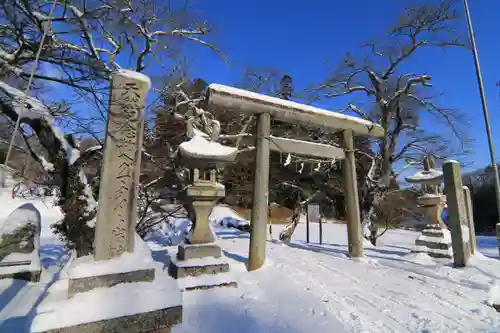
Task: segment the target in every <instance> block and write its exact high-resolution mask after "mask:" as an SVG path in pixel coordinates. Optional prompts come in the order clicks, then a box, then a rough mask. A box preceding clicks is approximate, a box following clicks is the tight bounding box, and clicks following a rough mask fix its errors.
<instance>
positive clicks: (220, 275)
mask: <svg viewBox="0 0 500 333" xmlns="http://www.w3.org/2000/svg"><path fill="white" fill-rule="evenodd" d="M168 273H169V275H170V276H172V277H173V278H174V279H178V280H179V287H180V288H181V290H182V291H190V290H203V289H211V288H217V287H237V283H236V281H234V279H233V277H232V276H231V275H230V274H229V263H228V262H226V261H225V260H224V259H222V251H221V249H220V247H219V246H218V245H217V244H215V243H206V244H181V245H179V247H178V252H177V255H176V256H175V257H171V262H170V265H169V267H168Z"/></svg>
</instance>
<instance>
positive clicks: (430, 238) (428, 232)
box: [405, 156, 453, 258]
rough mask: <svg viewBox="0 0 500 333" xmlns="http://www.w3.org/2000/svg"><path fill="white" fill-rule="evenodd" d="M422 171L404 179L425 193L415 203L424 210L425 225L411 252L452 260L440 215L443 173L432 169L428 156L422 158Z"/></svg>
mask: <svg viewBox="0 0 500 333" xmlns="http://www.w3.org/2000/svg"><path fill="white" fill-rule="evenodd" d="M423 164H424V170H422V171H419V172H417V173H415V174H414V175H413V176H409V177H406V178H405V179H406V181H407V182H408V183H411V184H420V185H422V188H423V189H424V191H425V192H426V193H425V194H424V195H422V196H420V197H418V198H417V203H418V204H419V205H420V206H421V207H422V208H423V209H425V214H426V216H427V225H426V226H425V228H424V230H423V231H422V235H420V236H419V237H418V238H417V239H416V241H415V245H416V246H415V248H414V250H413V252H426V253H428V254H429V255H430V256H432V257H436V258H452V257H453V252H452V249H451V235H450V232H449V230H448V228H447V227H446V225H445V224H444V222H443V220H442V218H441V215H442V213H443V209H444V206H445V204H446V197H445V196H444V195H443V194H442V189H441V183H442V182H443V172H442V171H440V170H436V169H434V167H435V164H434V161H433V159H432V157H430V156H426V157H425V158H424V163H423Z"/></svg>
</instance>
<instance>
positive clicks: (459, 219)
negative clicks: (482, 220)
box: [443, 161, 470, 267]
mask: <svg viewBox="0 0 500 333" xmlns="http://www.w3.org/2000/svg"><path fill="white" fill-rule="evenodd" d="M443 173H444V186H445V189H446V192H447V194H446V198H447V203H448V215H449V221H448V228H449V229H450V233H451V245H452V247H453V261H454V264H455V267H465V266H466V265H467V262H468V261H469V258H470V245H469V244H470V243H469V242H470V240H469V230H468V226H467V224H468V223H467V212H466V209H465V202H464V196H463V185H462V177H461V175H460V164H459V163H458V162H457V161H446V162H445V163H444V164H443Z"/></svg>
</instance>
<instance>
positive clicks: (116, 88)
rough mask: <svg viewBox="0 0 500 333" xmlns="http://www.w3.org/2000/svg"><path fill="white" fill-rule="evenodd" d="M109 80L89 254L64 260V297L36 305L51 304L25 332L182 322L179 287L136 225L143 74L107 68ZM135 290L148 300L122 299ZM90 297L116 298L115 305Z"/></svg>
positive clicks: (147, 327) (126, 330) (137, 328)
mask: <svg viewBox="0 0 500 333" xmlns="http://www.w3.org/2000/svg"><path fill="white" fill-rule="evenodd" d="M111 80H112V84H111V92H110V104H109V115H108V123H107V128H106V141H105V147H104V148H105V150H104V160H103V168H102V174H101V187H100V191H99V208H98V214H97V221H96V230H95V253H94V256H91V255H90V256H86V257H80V258H77V259H75V260H74V261H73V262H72V263H71V265H70V267H69V270H68V277H69V279H68V291H67V298H66V299H59V300H57V301H56V300H52V302H53V303H52V304H47V305H42V307H43V306H47V307H48V308H50V309H51V311H45V312H41V313H40V314H38V315H37V316H36V318H35V319H34V321H33V324H32V331H36V332H44V333H78V332H82V333H83V332H102V333H114V332H121V333H142V332H144V333H145V332H169V331H170V328H171V327H172V326H173V325H176V324H178V323H180V322H182V297H181V292H180V290H179V288H178V287H177V285H176V283H175V281H174V280H172V279H170V278H169V277H168V276H167V275H166V274H164V273H163V272H162V270H161V269H160V270H157V269H156V267H155V263H154V261H153V260H152V258H151V251H150V249H149V247H148V245H147V244H146V243H145V242H144V241H143V240H142V239H141V238H140V237H139V236H138V235H137V234H136V232H135V224H136V214H137V212H136V206H137V185H138V182H139V173H140V166H141V154H142V140H143V139H142V136H143V126H144V119H143V112H144V105H145V101H146V95H147V92H148V90H149V88H150V85H151V84H150V80H149V78H148V77H147V76H145V75H142V74H139V73H136V72H131V71H126V70H120V71H118V72H115V73H112V74H111ZM49 293H50V290H49ZM134 297H143V298H145V299H147V302H135V303H134V302H133V303H131V304H123V302H126V301H128V300H129V299H134ZM48 299H49V300H48V301H47V303H50V298H48ZM75 299H76V301H75ZM97 300H116V302H117V304H115V305H113V306H110V305H106V304H107V303H106V302H102V301H97ZM120 302H121V303H120ZM75 304H77V305H78V306H77V305H75ZM79 307H81V309H80V308H79ZM88 308H91V309H93V311H88ZM69 311H71V313H75V312H76V313H80V314H81V316H76V317H75V316H73V315H72V314H71V313H69ZM61 318H66V319H65V320H61Z"/></svg>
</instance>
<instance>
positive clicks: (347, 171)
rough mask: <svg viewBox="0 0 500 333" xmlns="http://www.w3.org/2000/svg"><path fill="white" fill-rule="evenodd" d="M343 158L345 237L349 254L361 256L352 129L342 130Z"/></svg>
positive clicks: (361, 244)
mask: <svg viewBox="0 0 500 333" xmlns="http://www.w3.org/2000/svg"><path fill="white" fill-rule="evenodd" d="M343 139H344V148H345V157H346V158H345V160H344V164H343V169H344V182H345V189H344V193H345V196H346V205H347V206H346V213H347V214H346V218H347V219H346V220H347V238H348V243H349V256H351V257H362V256H363V241H362V236H361V222H360V212H359V199H358V186H357V180H356V159H355V156H354V137H353V133H352V130H345V131H344V132H343Z"/></svg>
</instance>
